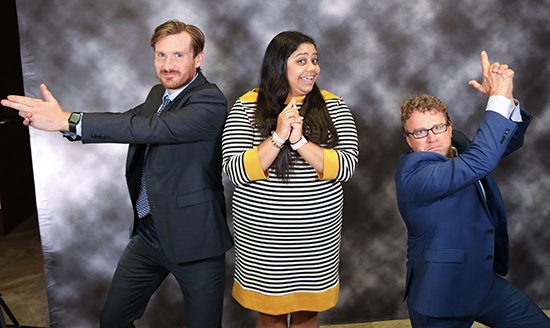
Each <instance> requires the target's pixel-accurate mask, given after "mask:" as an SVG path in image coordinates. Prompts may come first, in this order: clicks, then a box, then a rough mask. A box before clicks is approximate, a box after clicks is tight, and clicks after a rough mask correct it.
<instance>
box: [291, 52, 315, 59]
mask: <svg viewBox="0 0 550 328" xmlns="http://www.w3.org/2000/svg"><path fill="white" fill-rule="evenodd" d="M302 55H304V56H308V55H309V53H307V52H301V53H299V54H296V56H294V58H296V57H298V56H302ZM311 56H312V57H313V56H319V55H318V54H317V53H316V52H314V53H313V54H312V55H311Z"/></svg>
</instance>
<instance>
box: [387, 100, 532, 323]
mask: <svg viewBox="0 0 550 328" xmlns="http://www.w3.org/2000/svg"><path fill="white" fill-rule="evenodd" d="M522 117H523V119H524V122H520V123H515V122H512V121H510V120H509V119H506V118H504V117H503V116H501V115H500V114H498V113H495V112H492V111H487V112H486V113H485V115H484V117H483V119H482V121H481V123H480V127H479V130H478V131H477V133H476V136H475V137H474V139H473V141H472V143H471V144H470V145H469V147H468V141H469V140H468V139H467V138H466V137H463V138H462V139H463V140H462V142H461V144H458V145H457V146H458V148H457V149H461V148H462V149H466V150H465V151H463V152H462V153H460V155H459V156H458V157H455V158H453V159H449V158H447V157H445V156H443V155H440V154H437V153H432V152H412V151H409V152H407V153H405V154H403V155H402V156H401V157H400V159H399V166H398V168H397V171H396V173H395V183H396V190H397V202H398V206H399V211H400V212H401V216H402V217H403V220H404V221H405V224H406V226H407V231H408V251H407V259H408V261H407V280H406V290H405V297H406V298H407V303H408V306H409V308H412V309H413V310H415V311H417V312H419V313H422V314H424V315H428V316H434V317H452V316H468V315H473V314H476V313H477V311H478V310H479V309H480V307H481V306H482V305H483V303H484V302H485V300H486V297H487V294H488V291H489V287H490V285H491V280H492V277H493V274H494V273H493V271H495V272H497V273H498V274H500V275H503V276H504V275H506V274H507V273H508V265H509V250H508V231H507V223H506V213H505V210H504V202H503V200H502V196H501V195H500V192H499V189H498V186H497V185H496V183H495V181H494V179H493V178H492V176H491V174H490V173H491V171H493V169H494V168H495V167H496V166H497V164H498V162H499V160H500V159H501V158H502V157H503V156H505V155H507V154H510V153H511V152H513V151H515V150H517V149H518V148H519V147H521V146H522V144H523V136H524V134H525V130H526V129H527V126H528V125H529V123H530V120H531V116H530V115H529V114H527V113H524V112H522ZM457 132H458V131H453V133H454V136H453V145H454V144H455V142H456V140H455V139H457V138H456V137H459V133H457ZM462 136H463V135H462ZM464 141H466V144H464ZM455 147H456V146H455ZM480 183H482V184H483V189H484V193H483V192H482V191H481V186H480ZM485 198H486V201H485Z"/></svg>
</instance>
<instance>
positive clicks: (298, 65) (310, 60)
mask: <svg viewBox="0 0 550 328" xmlns="http://www.w3.org/2000/svg"><path fill="white" fill-rule="evenodd" d="M319 72H320V67H319V64H318V60H317V50H316V47H315V43H314V41H313V39H311V38H310V37H308V36H307V35H304V34H302V33H300V32H295V31H288V32H282V33H280V34H278V35H277V36H275V37H274V38H273V40H272V41H271V42H270V44H269V46H268V47H267V50H266V53H265V55H264V60H263V64H262V69H261V73H260V87H259V88H258V89H254V90H252V91H250V92H248V93H246V94H245V95H243V96H242V97H240V98H239V99H238V100H237V101H236V102H235V105H234V106H233V108H232V109H231V112H230V113H229V116H228V119H227V122H226V125H225V129H224V133H223V169H224V172H225V173H226V174H227V175H228V176H229V178H230V179H231V181H233V183H234V184H235V186H236V187H235V192H234V194H233V204H232V210H233V211H232V212H233V225H234V230H235V261H236V263H235V282H234V285H233V297H234V298H235V299H236V300H237V301H238V302H239V303H240V304H241V305H242V306H244V307H246V308H248V309H252V310H255V311H258V313H259V316H258V327H266V326H270V327H287V314H289V313H290V314H291V326H292V327H318V326H319V321H318V316H317V313H318V312H320V311H324V310H326V309H329V308H331V307H333V306H334V305H336V302H337V300H338V290H339V277H338V265H339V251H340V232H341V228H342V208H343V191H342V186H341V182H344V181H347V180H348V179H349V178H351V176H352V175H353V172H354V170H355V167H356V165H357V157H358V145H357V131H356V128H355V123H354V121H353V117H352V115H351V112H350V111H349V109H348V107H347V106H346V104H345V103H344V101H343V100H342V98H340V97H338V96H336V95H333V94H331V93H330V92H327V91H321V90H319V88H318V87H317V86H316V84H315V81H316V79H317V76H318V74H319Z"/></svg>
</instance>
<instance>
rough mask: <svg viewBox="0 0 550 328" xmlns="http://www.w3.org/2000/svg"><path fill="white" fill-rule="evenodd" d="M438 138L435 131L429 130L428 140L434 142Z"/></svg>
mask: <svg viewBox="0 0 550 328" xmlns="http://www.w3.org/2000/svg"><path fill="white" fill-rule="evenodd" d="M436 139H437V137H436V136H435V133H434V132H433V131H432V130H429V131H428V136H427V137H426V141H428V142H434V141H435V140H436Z"/></svg>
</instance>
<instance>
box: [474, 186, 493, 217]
mask: <svg viewBox="0 0 550 328" xmlns="http://www.w3.org/2000/svg"><path fill="white" fill-rule="evenodd" d="M485 181H486V179H485V178H481V179H480V180H479V181H476V183H475V185H476V189H477V192H478V196H479V201H480V202H481V206H483V209H484V210H485V213H487V216H488V217H489V220H491V223H494V222H493V216H492V215H491V211H490V210H489V206H488V204H487V201H488V196H489V194H488V193H489V189H487V187H488V186H487V183H485ZM482 187H483V188H482Z"/></svg>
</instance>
